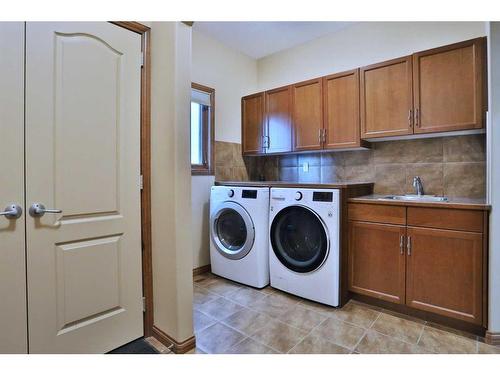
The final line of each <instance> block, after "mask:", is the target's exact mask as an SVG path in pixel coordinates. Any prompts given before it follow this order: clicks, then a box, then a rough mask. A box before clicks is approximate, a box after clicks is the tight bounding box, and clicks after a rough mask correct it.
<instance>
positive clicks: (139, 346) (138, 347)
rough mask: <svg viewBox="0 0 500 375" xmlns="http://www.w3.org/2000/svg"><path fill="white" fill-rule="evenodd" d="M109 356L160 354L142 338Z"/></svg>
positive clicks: (113, 351) (112, 352)
mask: <svg viewBox="0 0 500 375" xmlns="http://www.w3.org/2000/svg"><path fill="white" fill-rule="evenodd" d="M108 354H159V352H158V351H157V350H156V349H155V348H153V347H152V346H151V345H149V344H148V343H147V341H146V340H144V339H142V338H141V339H137V340H134V341H131V342H129V343H128V344H125V345H123V346H120V347H119V348H116V349H114V350H112V351H110V352H109V353H108Z"/></svg>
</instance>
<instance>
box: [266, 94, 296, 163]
mask: <svg viewBox="0 0 500 375" xmlns="http://www.w3.org/2000/svg"><path fill="white" fill-rule="evenodd" d="M291 99H292V97H291V86H285V87H281V88H278V89H274V90H269V91H266V129H265V137H266V138H267V142H266V143H267V145H266V146H267V147H266V153H278V152H279V153H281V152H289V151H292V120H291V109H292V100H291Z"/></svg>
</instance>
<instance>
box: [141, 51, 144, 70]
mask: <svg viewBox="0 0 500 375" xmlns="http://www.w3.org/2000/svg"><path fill="white" fill-rule="evenodd" d="M143 66H144V51H141V68H142V67H143Z"/></svg>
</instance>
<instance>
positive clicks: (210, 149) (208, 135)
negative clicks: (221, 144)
mask: <svg viewBox="0 0 500 375" xmlns="http://www.w3.org/2000/svg"><path fill="white" fill-rule="evenodd" d="M191 88H193V89H195V90H200V91H203V92H206V93H208V94H210V122H209V129H208V132H206V131H205V132H204V133H203V144H204V145H206V147H204V152H205V153H206V154H205V155H204V158H205V159H206V160H207V163H208V165H193V164H191V176H212V175H214V172H215V168H214V163H215V162H214V154H215V89H213V88H211V87H208V86H204V85H200V84H199V83H195V82H192V83H191Z"/></svg>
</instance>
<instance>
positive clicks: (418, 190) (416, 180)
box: [413, 176, 424, 196]
mask: <svg viewBox="0 0 500 375" xmlns="http://www.w3.org/2000/svg"><path fill="white" fill-rule="evenodd" d="M413 187H414V188H415V194H416V195H419V196H420V195H424V186H423V185H422V179H421V178H420V177H419V176H415V177H413Z"/></svg>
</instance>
